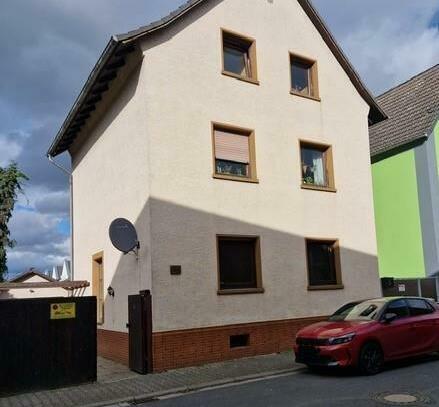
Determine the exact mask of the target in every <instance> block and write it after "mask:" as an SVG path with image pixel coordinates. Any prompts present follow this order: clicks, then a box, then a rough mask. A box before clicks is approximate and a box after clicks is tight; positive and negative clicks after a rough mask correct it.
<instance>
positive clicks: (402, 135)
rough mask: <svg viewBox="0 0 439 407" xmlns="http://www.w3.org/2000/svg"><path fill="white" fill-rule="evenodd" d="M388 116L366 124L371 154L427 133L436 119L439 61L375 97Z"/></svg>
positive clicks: (418, 138)
mask: <svg viewBox="0 0 439 407" xmlns="http://www.w3.org/2000/svg"><path fill="white" fill-rule="evenodd" d="M377 100H378V103H379V104H380V105H381V106H382V107H383V109H385V111H386V113H387V114H388V116H389V118H388V120H386V121H384V122H382V123H378V124H375V125H374V126H372V127H371V128H370V150H371V156H372V157H377V156H380V155H382V154H385V153H389V154H391V152H392V150H395V151H397V150H398V149H399V148H402V147H403V146H405V145H409V144H411V143H415V142H417V141H421V140H422V139H425V138H426V137H428V136H429V135H430V134H431V133H432V131H433V129H434V125H435V124H436V122H437V120H438V119H439V64H438V65H435V66H433V67H432V68H430V69H427V70H426V71H424V72H422V73H420V74H418V75H416V76H415V77H413V78H411V79H409V80H408V81H407V82H404V83H402V84H400V85H398V86H396V87H395V88H392V89H390V90H388V91H387V92H385V93H383V94H382V95H381V96H378V98H377Z"/></svg>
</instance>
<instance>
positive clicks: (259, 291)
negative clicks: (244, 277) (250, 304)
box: [217, 288, 265, 295]
mask: <svg viewBox="0 0 439 407" xmlns="http://www.w3.org/2000/svg"><path fill="white" fill-rule="evenodd" d="M264 292H265V290H264V289H263V288H237V289H229V290H218V291H217V294H218V295H238V294H263V293H264Z"/></svg>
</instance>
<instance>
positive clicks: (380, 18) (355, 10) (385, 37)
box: [314, 0, 439, 94]
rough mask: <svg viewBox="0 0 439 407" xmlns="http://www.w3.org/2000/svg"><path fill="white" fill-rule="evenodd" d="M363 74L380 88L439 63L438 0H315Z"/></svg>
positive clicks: (401, 80)
mask: <svg viewBox="0 0 439 407" xmlns="http://www.w3.org/2000/svg"><path fill="white" fill-rule="evenodd" d="M314 2H315V5H316V6H317V8H318V9H319V11H320V12H321V14H322V15H323V17H324V19H325V20H326V21H327V22H328V24H329V26H330V28H331V30H332V31H333V32H334V34H335V37H336V39H337V41H338V42H339V43H340V44H341V46H342V48H343V50H344V51H345V52H346V54H347V55H348V56H349V58H350V60H351V62H352V63H353V65H354V66H355V68H356V69H357V70H358V71H359V73H360V75H361V77H362V79H363V80H364V82H365V83H366V84H367V85H368V87H370V88H371V90H372V91H374V92H375V93H377V94H378V93H381V92H383V91H384V90H387V89H389V88H391V87H393V86H395V85H397V84H398V83H400V82H403V81H405V80H407V79H409V78H410V77H412V76H414V75H416V74H418V73H419V72H422V71H423V70H425V69H427V68H429V67H431V66H433V65H435V64H437V63H438V62H439V31H438V29H437V26H433V24H431V23H432V20H433V17H434V15H435V13H436V12H437V11H438V9H439V4H438V2H437V0H423V1H412V0H386V1H382V0H368V1H363V0H332V1H330V2H329V1H327V0H315V1H314Z"/></svg>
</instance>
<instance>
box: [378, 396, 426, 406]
mask: <svg viewBox="0 0 439 407" xmlns="http://www.w3.org/2000/svg"><path fill="white" fill-rule="evenodd" d="M383 399H384V400H386V401H390V402H391V403H398V404H410V403H416V402H417V401H418V398H417V397H416V396H413V395H411V394H389V395H388V396H384V397H383Z"/></svg>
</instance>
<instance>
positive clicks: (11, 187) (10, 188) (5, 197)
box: [0, 163, 28, 282]
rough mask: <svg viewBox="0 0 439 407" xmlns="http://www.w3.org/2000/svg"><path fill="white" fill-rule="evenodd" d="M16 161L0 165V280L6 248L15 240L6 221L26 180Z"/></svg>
mask: <svg viewBox="0 0 439 407" xmlns="http://www.w3.org/2000/svg"><path fill="white" fill-rule="evenodd" d="M27 179H28V178H27V176H26V175H25V174H23V173H22V172H21V171H20V170H19V168H18V166H17V164H16V163H12V164H10V165H9V166H7V167H5V168H2V167H0V282H2V281H4V277H5V275H6V273H7V271H8V267H7V264H6V262H7V255H6V250H7V248H12V247H14V245H15V241H14V240H13V239H11V238H10V231H9V228H8V222H9V220H10V219H11V216H12V212H13V210H14V206H15V202H16V200H17V194H18V192H22V182H23V181H25V180H27Z"/></svg>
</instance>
